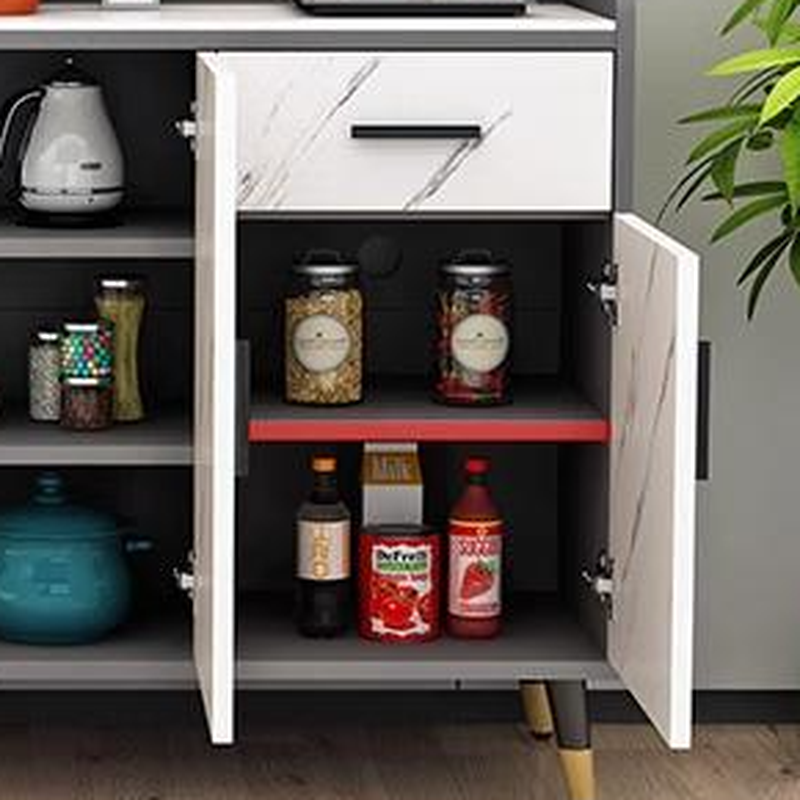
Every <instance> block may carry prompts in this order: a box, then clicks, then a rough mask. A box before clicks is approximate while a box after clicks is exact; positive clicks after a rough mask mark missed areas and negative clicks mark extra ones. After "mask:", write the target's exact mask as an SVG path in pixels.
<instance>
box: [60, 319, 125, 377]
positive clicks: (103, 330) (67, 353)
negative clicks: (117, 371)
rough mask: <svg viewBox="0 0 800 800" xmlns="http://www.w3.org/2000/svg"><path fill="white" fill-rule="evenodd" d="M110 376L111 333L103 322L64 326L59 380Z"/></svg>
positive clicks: (111, 373) (69, 323)
mask: <svg viewBox="0 0 800 800" xmlns="http://www.w3.org/2000/svg"><path fill="white" fill-rule="evenodd" d="M113 374H114V332H113V327H112V326H111V325H110V324H109V323H107V322H102V321H101V322H68V323H66V324H65V325H64V334H63V336H62V337H61V377H62V378H106V379H110V378H111V377H112V375H113Z"/></svg>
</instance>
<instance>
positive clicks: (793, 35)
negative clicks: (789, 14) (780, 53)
mask: <svg viewBox="0 0 800 800" xmlns="http://www.w3.org/2000/svg"><path fill="white" fill-rule="evenodd" d="M796 42H800V24H798V23H797V22H790V21H787V22H786V23H784V26H783V29H782V30H781V36H780V39H778V43H779V44H782V45H787V44H795V43H796Z"/></svg>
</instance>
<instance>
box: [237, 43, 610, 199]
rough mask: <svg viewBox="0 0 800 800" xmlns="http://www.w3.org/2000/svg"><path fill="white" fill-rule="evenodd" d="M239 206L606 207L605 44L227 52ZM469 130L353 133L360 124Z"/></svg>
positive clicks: (607, 95)
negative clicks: (565, 49)
mask: <svg viewBox="0 0 800 800" xmlns="http://www.w3.org/2000/svg"><path fill="white" fill-rule="evenodd" d="M225 58H226V63H227V64H228V65H229V67H230V68H231V69H232V70H233V71H234V72H235V73H236V77H237V83H238V91H239V97H240V112H239V153H240V158H239V171H240V184H239V207H240V209H241V210H243V211H292V212H298V211H300V212H310V211H337V212H359V211H361V212H404V211H409V212H420V211H422V212H424V211H448V212H450V211H455V212H459V211H523V212H525V211H547V212H581V211H607V210H609V209H610V208H611V202H612V193H611V187H612V177H611V166H612V132H613V58H612V55H611V54H610V53H603V52H591V53H588V52H587V53H559V52H555V53H542V52H539V53H497V52H494V53H491V52H482V53H396V52H352V53H342V52H333V53H269V54H230V55H226V56H225ZM365 123H366V124H404V125H408V124H474V125H478V126H480V127H481V129H482V136H481V138H479V139H444V140H443V139H439V140H436V139H422V140H413V141H410V140H405V139H391V140H363V139H354V138H353V137H352V135H351V129H352V126H353V125H356V124H365Z"/></svg>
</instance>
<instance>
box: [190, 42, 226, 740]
mask: <svg viewBox="0 0 800 800" xmlns="http://www.w3.org/2000/svg"><path fill="white" fill-rule="evenodd" d="M235 104H236V94H235V85H234V79H233V76H232V75H230V74H228V73H226V72H225V71H224V70H223V69H222V68H221V67H220V66H219V64H218V62H217V61H216V59H215V57H214V56H213V55H210V56H206V55H200V56H198V60H197V129H196V138H195V147H196V158H197V166H196V170H197V171H196V187H195V191H196V199H195V207H196V217H195V241H196V244H195V250H196V252H195V260H196V266H195V393H194V397H195V408H194V453H195V456H194V458H195V478H194V513H195V519H194V565H193V566H194V569H193V572H194V583H193V599H194V659H195V664H196V666H197V674H198V679H199V681H200V689H201V691H202V695H203V702H204V704H205V710H206V716H207V719H208V727H209V732H210V736H211V740H212V741H213V742H214V743H215V744H229V743H231V742H232V741H233V683H234V622H235V620H234V555H235V548H234V538H235V530H236V525H235V440H236V437H235V422H236V420H235V409H236V394H235V386H236V380H235V363H236V357H235V351H236V109H235Z"/></svg>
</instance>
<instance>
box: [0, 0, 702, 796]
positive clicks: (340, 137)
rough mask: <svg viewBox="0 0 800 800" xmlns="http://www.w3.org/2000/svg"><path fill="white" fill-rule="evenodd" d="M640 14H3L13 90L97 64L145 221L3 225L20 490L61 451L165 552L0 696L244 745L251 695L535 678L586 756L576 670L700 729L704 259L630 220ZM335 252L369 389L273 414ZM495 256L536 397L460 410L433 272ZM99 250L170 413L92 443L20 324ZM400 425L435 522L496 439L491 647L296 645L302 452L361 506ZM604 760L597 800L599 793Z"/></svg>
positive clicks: (197, 10) (97, 261) (543, 716)
mask: <svg viewBox="0 0 800 800" xmlns="http://www.w3.org/2000/svg"><path fill="white" fill-rule="evenodd" d="M631 14H632V3H630V2H627V1H626V0H619V2H612V0H581V2H575V3H573V4H571V5H562V4H555V3H554V4H549V3H547V4H534V5H533V6H532V7H531V10H530V13H529V15H528V16H527V17H525V18H520V19H505V20H491V19H487V20H481V19H470V20H447V19H438V20H437V19H427V20H407V19H406V20H402V21H401V20H388V19H373V20H365V19H338V20H337V19H324V18H307V17H303V16H302V15H300V14H299V12H297V11H294V10H292V9H291V8H289V7H285V6H283V5H270V4H267V5H265V6H263V7H257V6H233V7H231V8H230V9H228V8H225V9H223V8H222V7H219V8H218V7H216V6H213V5H209V6H183V5H176V6H169V5H168V6H165V7H164V8H163V9H162V10H161V11H157V12H152V15H148V14H142V13H134V14H131V15H130V16H125V14H122V13H121V12H98V11H96V10H91V9H88V8H87V9H83V10H75V9H73V8H72V7H63V6H60V5H55V6H51V7H48V6H45V10H44V12H43V13H42V14H41V15H39V17H38V18H32V19H31V20H29V21H26V22H20V21H13V22H11V23H8V24H7V23H5V22H3V23H0V47H2V48H3V50H2V52H0V64H2V69H0V75H2V77H1V78H0V90H2V92H3V93H4V95H9V94H11V90H12V89H19V88H25V84H24V83H23V85H21V86H20V85H19V83H20V82H22V80H23V78H22V76H23V75H25V76H28V77H27V78H26V79H25V80H30V77H29V76H30V75H31V74H37V75H40V76H42V77H45V76H46V74H47V68H48V67H50V66H52V65H53V64H56V63H57V61H58V60H59V59H60V58H61V57H62V56H63V53H64V51H65V50H66V49H67V48H69V49H70V50H71V51H78V53H77V57H78V58H79V59H81V60H82V61H85V63H86V66H87V68H89V69H90V70H94V71H95V73H97V74H98V77H99V78H100V79H101V80H102V82H103V85H104V88H105V89H106V92H107V94H108V96H109V103H110V105H111V106H112V112H115V113H116V119H117V120H118V124H119V127H120V131H121V136H122V139H123V146H124V147H125V149H126V153H128V154H129V165H130V170H129V180H130V191H129V197H130V199H129V211H128V216H127V219H126V224H125V225H123V226H122V227H120V228H116V229H107V230H103V231H97V232H92V233H87V232H86V231H35V230H26V229H23V228H19V227H17V226H15V225H14V224H13V223H12V222H10V221H9V222H7V223H4V224H3V227H2V230H0V259H2V269H1V270H0V287H2V288H1V289H0V303H2V312H0V326H2V329H3V331H4V335H3V336H2V337H0V350H2V356H3V360H2V364H3V369H4V370H6V369H7V370H8V372H9V375H8V377H7V376H6V375H4V376H3V381H4V385H5V394H6V400H7V403H6V408H4V411H3V419H2V421H0V465H2V471H3V473H4V481H3V484H4V488H3V489H2V490H0V491H1V492H2V494H3V497H2V500H3V501H4V502H11V500H13V499H17V498H18V497H20V496H22V494H23V490H24V487H25V485H26V484H27V482H29V480H30V479H31V477H32V474H33V472H34V471H35V470H36V469H37V468H39V467H41V466H47V467H59V468H62V469H63V470H64V472H65V474H66V475H67V477H68V478H69V480H70V481H71V483H72V485H73V486H74V487H76V489H77V490H78V491H79V492H80V493H82V494H83V495H85V496H88V497H89V498H90V499H92V500H94V501H95V502H97V503H98V504H104V505H106V506H108V507H111V508H113V509H114V510H116V511H118V512H119V513H121V514H125V515H127V516H129V517H132V518H134V519H136V520H137V522H138V524H139V527H146V528H147V529H148V531H149V532H150V533H152V534H154V536H155V538H156V539H157V542H158V544H159V548H158V550H157V553H156V556H154V557H153V558H152V561H151V563H146V564H144V565H143V566H142V567H141V570H142V573H143V577H142V584H143V586H144V590H143V592H142V595H143V598H142V608H143V610H142V619H141V620H137V621H134V622H133V623H132V624H131V625H130V626H129V627H128V628H126V629H125V630H124V631H120V632H119V634H117V635H116V636H115V637H112V638H111V639H109V640H108V641H106V642H102V643H99V644H98V645H96V646H92V647H88V648H80V649H78V648H76V649H75V650H74V651H73V650H70V649H69V648H67V649H59V650H41V649H38V648H26V647H21V646H18V645H11V644H2V645H0V688H8V689H12V688H29V689H30V688H37V687H38V688H43V689H44V688H81V687H82V688H87V687H91V688H131V689H138V688H165V689H169V688H185V687H187V686H191V685H195V684H196V685H198V686H199V688H200V690H201V693H202V696H203V699H204V704H205V710H206V715H207V719H208V725H209V731H210V737H211V740H212V741H213V742H215V743H219V744H223V743H230V742H232V741H233V739H234V697H235V689H236V688H237V687H238V688H243V689H248V690H257V689H280V688H326V689H331V688H351V689H352V688H364V689H369V688H376V687H379V688H385V687H393V686H397V687H402V688H408V687H415V688H419V689H426V688H445V687H447V688H451V689H454V690H462V691H464V692H465V698H467V699H466V700H465V702H468V690H473V689H474V690H479V689H481V688H484V687H494V686H498V685H520V686H521V687H522V689H523V698H524V700H525V705H526V709H527V710H528V713H529V718H530V720H531V725H532V727H534V729H541V730H542V731H546V729H547V727H548V723H547V716H548V714H549V712H551V711H552V712H554V713H555V717H556V720H555V722H556V727H557V728H559V731H558V733H559V739H560V743H561V744H562V745H563V746H564V747H565V748H566V749H567V750H569V749H570V745H571V746H572V749H573V750H588V735H587V732H586V731H585V730H583V728H585V725H586V721H585V706H583V705H582V703H583V700H582V690H583V687H584V686H585V685H586V683H587V682H588V683H589V684H594V685H608V684H610V683H613V682H620V683H621V684H622V686H624V687H625V688H626V689H628V690H629V691H630V692H631V693H632V695H633V696H634V697H635V698H636V699H637V701H638V702H639V703H640V705H641V707H642V708H643V710H644V711H645V713H646V714H647V715H648V716H649V717H650V719H651V720H652V722H653V724H654V725H655V726H656V727H657V728H658V730H659V731H660V732H661V734H662V735H663V737H664V739H665V740H666V741H667V742H668V744H669V745H671V746H672V747H675V748H684V747H687V746H688V745H689V743H690V729H691V687H692V635H693V602H694V525H695V522H694V517H695V510H694V505H695V480H696V471H695V464H696V438H697V410H698V409H697V389H698V381H697V370H698V341H697V340H698V259H697V257H696V256H695V255H694V254H693V253H691V252H689V251H688V250H687V249H685V248H684V247H682V246H681V245H680V244H678V243H677V242H675V241H673V240H671V239H670V238H668V237H667V236H666V235H665V234H663V233H661V232H660V231H658V230H656V229H654V228H653V227H651V226H650V225H649V224H647V223H646V222H644V221H643V220H641V219H639V218H637V217H635V216H633V215H632V214H630V213H628V207H629V200H630V165H631V161H632V155H631V144H632V138H631V116H632V115H631V97H630V89H631V86H632V65H631V58H630V52H631V50H630V48H631V40H630V35H629V34H630V30H631V29H632V16H631ZM115 26H116V27H115ZM56 34H59V36H57V35H56ZM59 37H60V38H59ZM15 82H16V83H15ZM145 84H146V86H145ZM137 87H139V88H138V89H137ZM145 92H146V95H147V98H149V99H145ZM190 109H191V111H190ZM179 118H182V122H181V124H180V125H179V126H178V127H179V129H180V131H181V132H182V133H183V135H184V137H185V138H186V139H187V140H188V143H189V144H191V148H189V147H187V146H186V145H187V142H184V141H181V139H180V137H178V136H177V135H176V134H175V131H174V128H175V125H174V122H175V121H176V120H178V119H179ZM2 180H6V181H8V180H9V178H8V176H7V175H6V176H5V177H4V178H2ZM191 216H193V217H194V225H193V226H192V225H191V224H190V222H189V221H188V219H189V218H190V217H191ZM314 248H334V249H337V250H340V251H342V252H346V253H349V254H357V255H359V257H360V258H361V259H362V260H363V261H364V263H366V264H367V265H368V266H370V269H365V286H364V290H365V296H366V303H367V309H368V311H367V336H368V341H369V347H368V356H367V359H368V363H367V367H368V369H367V372H368V375H369V383H368V391H367V398H366V401H365V402H364V403H363V404H360V405H358V406H353V407H347V408H340V409H324V410H319V409H317V410H315V409H311V408H302V407H297V406H288V405H286V404H284V403H283V402H282V400H281V369H282V335H281V323H280V319H281V308H282V298H283V295H284V291H285V286H286V276H287V272H288V268H289V266H290V265H291V263H292V261H293V260H294V259H296V258H297V257H298V255H299V254H302V253H303V252H305V251H308V250H310V249H314ZM474 248H484V249H489V250H491V251H492V252H494V253H497V254H498V255H500V256H502V257H503V258H504V259H505V260H507V261H509V262H510V263H511V264H512V265H513V270H514V281H515V289H516V298H517V299H516V313H515V323H514V327H515V329H514V347H515V350H514V365H515V366H514V369H515V374H514V402H513V403H512V404H510V405H508V406H505V407H500V408H496V409H478V410H468V409H447V408H443V407H440V406H437V405H434V404H432V403H431V402H430V395H429V380H428V372H429V366H430V364H429V362H430V355H429V354H430V347H429V338H430V337H429V333H428V327H429V323H430V315H431V304H432V298H433V293H434V289H435V282H436V266H437V264H438V263H439V262H440V261H441V260H442V259H443V258H445V257H448V256H452V255H453V254H454V253H456V252H458V251H459V250H463V249H474ZM111 269H113V270H134V271H137V272H143V273H144V274H145V276H146V277H147V280H148V286H149V287H150V297H151V305H150V307H149V314H150V317H149V318H148V328H147V330H146V335H145V355H146V358H145V362H144V363H145V372H146V374H145V386H146V388H147V390H148V396H149V399H150V408H151V412H152V413H151V419H150V420H149V421H148V422H146V423H144V424H142V425H140V426H136V427H131V428H124V429H114V430H112V431H110V432H108V433H105V434H98V435H96V436H88V435H87V436H74V435H69V434H65V433H63V432H60V431H55V430H50V429H47V430H45V429H42V428H37V427H35V426H33V425H32V424H30V423H26V422H24V421H23V419H22V417H21V416H19V415H15V411H14V408H15V406H17V407H18V406H20V405H22V403H23V402H24V378H23V376H24V341H25V335H24V332H25V331H26V330H27V329H28V328H29V327H30V326H31V325H32V324H34V323H35V322H36V321H37V320H38V319H39V318H40V317H41V316H42V314H43V313H44V312H48V313H50V314H54V313H56V312H58V313H62V312H68V311H69V312H78V311H80V310H82V309H83V307H84V306H85V297H84V294H83V293H82V292H83V290H80V289H79V287H80V286H83V285H85V284H87V283H88V284H91V277H92V276H93V275H95V274H97V273H98V272H103V271H106V272H107V271H109V270H111ZM39 276H44V277H45V278H46V279H42V280H40V279H39ZM82 298H84V299H82ZM81 304H83V305H81ZM377 441H411V442H416V443H418V444H419V446H420V451H421V454H422V460H423V467H424V470H425V481H426V516H427V517H428V518H429V520H430V521H431V522H433V523H434V524H436V525H442V524H443V523H444V521H445V520H446V513H447V508H448V505H449V504H450V503H451V502H452V500H453V499H454V496H455V493H456V492H457V487H458V480H459V476H458V465H459V464H460V463H461V461H462V460H463V457H464V455H465V454H467V453H471V452H478V451H479V452H481V453H488V454H489V455H490V456H491V457H492V460H493V463H494V465H495V476H494V484H493V485H494V487H495V490H496V493H497V496H498V499H499V501H500V503H501V505H502V507H503V509H504V512H505V514H506V517H507V519H508V521H509V529H510V532H509V537H508V560H509V568H508V576H507V587H506V588H507V592H508V595H507V596H508V619H507V621H506V625H505V630H504V633H503V635H502V636H500V637H499V638H497V639H496V640H493V641H486V642H468V641H457V640H452V639H448V638H443V639H442V640H440V641H437V642H435V643H432V644H430V645H427V646H420V647H406V648H392V647H381V646H377V645H373V644H368V643H366V642H363V641H360V640H358V638H357V637H356V636H355V634H350V635H349V636H346V637H344V638H343V639H340V640H333V641H315V640H306V639H302V638H300V637H299V636H298V635H297V634H296V633H295V630H294V628H293V624H292V617H291V602H290V598H291V590H292V551H293V536H294V533H293V514H294V510H295V509H296V507H297V505H298V504H299V503H300V501H301V500H302V498H303V496H304V494H305V492H306V490H307V480H308V460H309V456H310V455H311V454H312V453H313V452H316V451H318V450H320V449H324V450H325V451H326V452H331V451H333V452H335V453H336V454H337V455H338V456H339V459H340V463H341V475H342V484H343V491H344V493H345V496H346V498H347V500H348V502H349V503H350V504H351V506H352V507H353V509H354V510H355V512H356V514H357V513H358V509H359V486H358V472H359V469H358V467H359V462H360V456H361V452H362V448H363V445H364V443H365V442H377ZM192 476H193V477H192ZM5 478H8V480H5ZM178 564H180V565H181V566H180V567H179V569H178V577H179V583H180V585H181V586H182V587H183V588H184V589H186V590H188V591H189V593H190V595H191V606H192V613H191V615H189V616H190V618H189V616H187V614H186V613H184V612H182V611H181V608H180V605H179V604H177V603H176V596H177V595H178V592H177V591H176V590H175V589H174V587H173V586H172V583H171V581H172V578H171V574H170V572H171V569H167V567H170V568H171V567H172V566H173V565H178ZM545 684H546V685H547V687H548V692H549V694H547V695H546V694H545V693H544V691H543V689H542V687H543V686H544V685H545ZM576 687H577V690H578V691H577V692H576ZM548 697H549V702H548V701H547V698H548ZM565 766H566V767H567V771H568V773H569V771H570V766H569V759H567V760H566V761H565ZM580 773H581V769H580V768H578V769H577V770H575V771H574V774H573V775H572V778H573V779H574V781H573V784H571V785H572V789H573V795H574V796H575V797H579V796H581V792H583V795H582V796H584V797H587V796H588V794H589V793H590V792H591V791H593V790H592V789H586V786H585V783H584V784H583V789H582V788H581V786H582V784H581V780H582V778H581V774H580ZM568 776H569V775H568ZM583 777H585V775H584V776H583ZM584 790H585V791H584Z"/></svg>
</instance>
